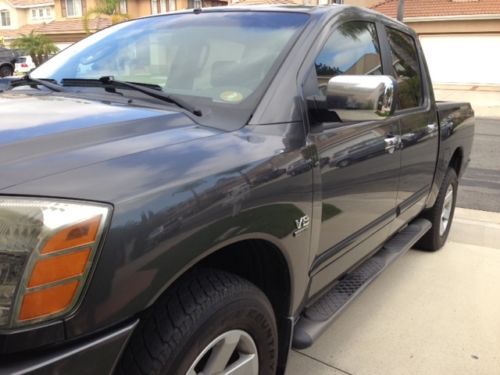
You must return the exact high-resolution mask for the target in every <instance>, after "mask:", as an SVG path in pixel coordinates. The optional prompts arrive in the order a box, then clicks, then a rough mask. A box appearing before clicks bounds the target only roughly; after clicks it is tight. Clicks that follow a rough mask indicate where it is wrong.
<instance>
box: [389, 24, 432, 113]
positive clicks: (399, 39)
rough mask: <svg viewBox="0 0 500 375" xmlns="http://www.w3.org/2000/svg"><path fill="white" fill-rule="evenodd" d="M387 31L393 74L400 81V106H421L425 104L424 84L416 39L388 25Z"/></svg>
mask: <svg viewBox="0 0 500 375" xmlns="http://www.w3.org/2000/svg"><path fill="white" fill-rule="evenodd" d="M386 32H387V38H388V40H389V46H390V49H391V58H392V69H393V76H394V78H395V79H396V81H397V83H398V95H397V101H398V108H399V109H409V108H416V107H420V106H421V105H422V104H423V95H422V87H423V85H422V75H421V73H420V62H419V60H418V53H417V46H416V45H415V40H414V39H413V37H411V36H410V35H408V34H405V33H403V32H401V31H399V30H396V29H393V28H390V27H386Z"/></svg>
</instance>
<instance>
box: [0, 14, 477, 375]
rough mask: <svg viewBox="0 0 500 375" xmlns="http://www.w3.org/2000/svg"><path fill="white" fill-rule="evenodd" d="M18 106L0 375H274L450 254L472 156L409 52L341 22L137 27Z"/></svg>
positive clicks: (455, 108)
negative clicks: (411, 258) (416, 253)
mask: <svg viewBox="0 0 500 375" xmlns="http://www.w3.org/2000/svg"><path fill="white" fill-rule="evenodd" d="M10 86H11V89H10V90H8V91H5V92H3V93H1V94H0V114H1V116H2V117H1V118H2V119H4V118H6V119H8V121H3V120H2V121H0V167H1V178H0V374H71V375H79V374H92V375H108V374H121V375H128V374H144V375H146V374H147V375H156V374H158V375H159V374H164V375H185V374H189V375H194V374H205V375H214V374H232V375H243V374H244V375H276V374H282V373H283V372H284V370H285V367H286V363H287V359H288V354H289V350H290V348H291V347H292V346H293V347H295V348H305V347H308V346H310V345H312V344H313V342H314V341H315V340H316V339H317V338H318V337H319V336H320V335H321V333H322V332H324V331H325V330H326V329H327V328H328V326H329V325H330V324H331V323H332V322H333V320H334V319H335V318H336V317H337V316H338V315H339V314H340V313H341V311H343V310H344V308H345V306H346V305H347V304H348V303H350V302H351V301H352V300H353V299H354V298H355V297H356V296H357V295H359V293H360V292H361V291H362V290H363V289H364V288H365V287H366V286H367V285H368V284H369V283H370V282H371V281H372V280H373V279H374V278H375V277H377V276H378V275H379V274H380V273H381V272H382V271H383V270H384V269H386V267H387V266H388V265H389V264H390V263H391V262H393V261H394V260H395V259H397V258H398V257H399V256H401V255H402V254H404V253H405V252H406V251H407V250H409V249H410V248H411V247H412V246H414V245H415V244H418V247H419V248H421V249H426V250H429V251H435V250H438V249H440V248H441V247H442V246H443V245H444V243H445V241H446V239H447V237H448V233H449V231H450V228H451V223H452V220H453V213H454V207H455V202H456V198H457V191H458V184H459V179H460V177H461V176H462V175H463V173H464V171H465V169H466V167H467V165H468V163H469V156H470V151H471V147H472V141H473V135H474V112H473V110H472V108H471V106H470V104H468V103H455V102H453V103H446V102H440V103H436V101H435V100H434V93H433V88H432V84H431V80H430V76H429V72H428V69H427V66H426V63H425V57H424V54H423V51H422V48H421V46H420V43H419V40H418V38H417V35H416V34H415V32H413V31H412V30H411V29H410V28H409V27H407V26H406V25H404V24H402V23H400V22H397V21H395V20H393V19H390V18H387V17H384V16H382V15H381V14H379V13H375V12H371V11H369V10H366V9H361V8H356V7H349V6H340V5H336V6H328V7H300V6H299V7H291V6H281V7H280V6H275V7H257V8H252V7H244V6H243V7H231V8H227V7H220V8H207V9H196V10H191V11H184V12H177V13H173V14H167V15H159V16H153V17H147V18H143V19H136V20H131V21H128V22H123V23H120V24H118V25H115V26H111V27H109V28H107V29H105V30H103V31H100V32H98V33H95V34H93V35H91V36H89V37H88V38H87V39H85V40H83V41H81V42H79V43H76V44H75V45H73V46H71V47H69V48H67V49H65V50H64V51H62V52H61V53H59V54H57V55H56V56H55V57H53V58H52V59H51V60H50V61H48V62H46V63H44V64H43V65H40V67H38V68H37V69H35V70H34V71H33V72H32V73H31V74H30V76H28V75H26V76H25V77H23V78H19V77H17V78H14V79H12V80H11V82H10ZM443 119H446V123H445V122H444V120H443ZM427 261H428V262H429V264H430V265H429V267H433V265H432V263H433V261H434V257H429V258H428V259H427ZM434 267H435V269H436V272H439V267H436V265H435V264H434ZM395 282H397V280H395ZM425 287H426V285H422V290H423V289H425ZM389 292H390V291H387V294H389ZM416 292H418V291H416ZM407 297H408V299H411V298H414V296H413V295H412V294H411V293H410V292H409V293H408V296H407ZM380 303H381V304H382V303H384V301H383V300H381V301H380ZM397 314H398V312H397V311H395V312H394V316H397ZM369 318H370V312H368V313H367V314H366V319H369ZM360 329H362V327H361V328H360ZM401 334H402V335H404V332H402V333H401ZM381 339H382V338H381ZM388 355H390V353H389V352H388Z"/></svg>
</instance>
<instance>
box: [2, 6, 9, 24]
mask: <svg viewBox="0 0 500 375" xmlns="http://www.w3.org/2000/svg"><path fill="white" fill-rule="evenodd" d="M0 26H10V13H9V11H8V10H0Z"/></svg>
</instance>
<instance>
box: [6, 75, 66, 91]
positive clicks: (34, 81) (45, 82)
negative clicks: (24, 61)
mask: <svg viewBox="0 0 500 375" xmlns="http://www.w3.org/2000/svg"><path fill="white" fill-rule="evenodd" d="M18 86H44V87H47V88H48V89H50V90H52V91H55V92H63V91H64V88H63V87H62V86H61V85H58V84H57V83H55V81H54V80H52V79H50V80H49V79H43V78H42V79H38V78H33V77H31V76H30V75H29V74H26V75H25V76H23V77H22V78H20V79H16V80H13V81H11V82H10V87H18Z"/></svg>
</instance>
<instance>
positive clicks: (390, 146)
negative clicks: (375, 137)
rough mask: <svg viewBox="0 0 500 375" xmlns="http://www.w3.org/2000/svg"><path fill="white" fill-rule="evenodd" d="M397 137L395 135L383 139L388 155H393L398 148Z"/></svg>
mask: <svg viewBox="0 0 500 375" xmlns="http://www.w3.org/2000/svg"><path fill="white" fill-rule="evenodd" d="M399 140H400V139H399V137H398V136H397V135H391V136H388V137H387V138H385V139H384V142H385V150H386V151H387V152H388V153H389V154H394V151H396V149H397V148H398V145H399Z"/></svg>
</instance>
